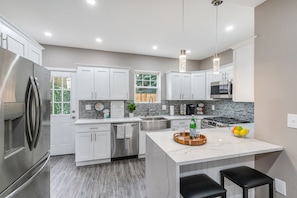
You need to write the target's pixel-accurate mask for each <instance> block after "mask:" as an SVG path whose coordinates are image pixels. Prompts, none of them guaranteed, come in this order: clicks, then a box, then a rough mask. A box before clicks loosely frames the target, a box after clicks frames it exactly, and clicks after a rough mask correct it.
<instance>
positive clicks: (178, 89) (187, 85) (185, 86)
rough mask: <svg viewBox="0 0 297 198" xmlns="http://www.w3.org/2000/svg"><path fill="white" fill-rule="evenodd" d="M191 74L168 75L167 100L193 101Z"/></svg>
mask: <svg viewBox="0 0 297 198" xmlns="http://www.w3.org/2000/svg"><path fill="white" fill-rule="evenodd" d="M191 98H192V92H191V74H190V73H178V72H171V73H168V74H167V75H166V99H167V100H191Z"/></svg>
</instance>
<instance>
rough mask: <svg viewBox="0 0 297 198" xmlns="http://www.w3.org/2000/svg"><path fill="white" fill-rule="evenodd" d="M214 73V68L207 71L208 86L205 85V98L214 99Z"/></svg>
mask: <svg viewBox="0 0 297 198" xmlns="http://www.w3.org/2000/svg"><path fill="white" fill-rule="evenodd" d="M212 77H213V74H212V70H209V71H207V72H206V86H205V89H206V90H205V94H206V95H205V100H212V98H211V97H210V84H211V82H212V81H213V79H212Z"/></svg>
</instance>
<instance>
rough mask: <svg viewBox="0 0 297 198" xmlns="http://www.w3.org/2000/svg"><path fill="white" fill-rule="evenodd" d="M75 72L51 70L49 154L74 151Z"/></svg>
mask: <svg viewBox="0 0 297 198" xmlns="http://www.w3.org/2000/svg"><path fill="white" fill-rule="evenodd" d="M75 90H76V73H75V72H62V71H51V155H65V154H73V153H74V152H75V125H74V122H75V121H76V117H77V116H76V107H77V104H76V94H75Z"/></svg>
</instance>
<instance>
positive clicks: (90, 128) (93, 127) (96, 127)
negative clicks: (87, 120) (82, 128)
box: [90, 127, 98, 129]
mask: <svg viewBox="0 0 297 198" xmlns="http://www.w3.org/2000/svg"><path fill="white" fill-rule="evenodd" d="M90 129H98V127H93V128H90Z"/></svg>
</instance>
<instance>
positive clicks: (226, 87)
mask: <svg viewBox="0 0 297 198" xmlns="http://www.w3.org/2000/svg"><path fill="white" fill-rule="evenodd" d="M210 97H211V98H213V99H220V98H224V99H228V98H232V80H221V81H216V82H212V83H211V85H210Z"/></svg>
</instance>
